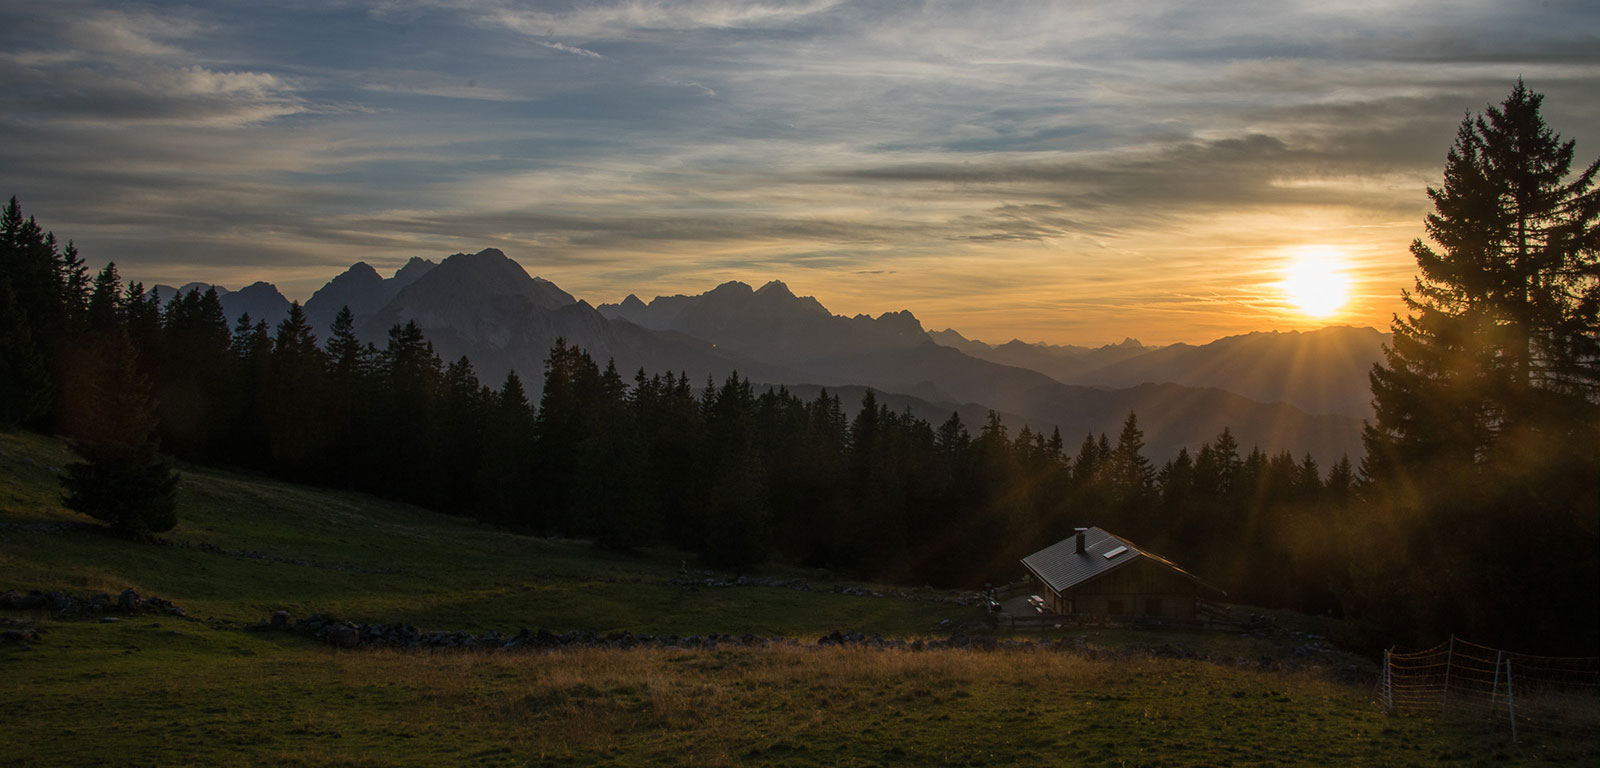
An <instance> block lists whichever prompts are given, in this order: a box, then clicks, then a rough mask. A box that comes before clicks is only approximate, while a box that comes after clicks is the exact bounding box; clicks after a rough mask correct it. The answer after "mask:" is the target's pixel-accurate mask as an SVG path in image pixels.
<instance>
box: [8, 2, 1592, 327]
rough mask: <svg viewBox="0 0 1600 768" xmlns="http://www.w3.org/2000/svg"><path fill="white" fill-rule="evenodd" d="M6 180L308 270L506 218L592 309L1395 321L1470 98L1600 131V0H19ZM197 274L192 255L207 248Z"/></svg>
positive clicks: (147, 275)
mask: <svg viewBox="0 0 1600 768" xmlns="http://www.w3.org/2000/svg"><path fill="white" fill-rule="evenodd" d="M13 6H14V7H11V8H8V11H7V13H8V21H11V22H12V23H10V24H8V25H5V26H4V27H0V81H3V82H5V83H6V84H7V85H6V87H5V88H4V89H0V178H5V179H10V180H14V181H12V182H10V183H12V184H14V185H15V186H14V188H12V189H9V190H0V194H17V195H19V196H20V197H21V199H22V201H23V204H24V205H25V206H27V207H28V208H29V210H30V211H31V212H34V213H36V214H37V215H39V216H40V218H41V220H43V221H45V222H46V223H47V224H48V225H49V226H51V227H52V228H54V229H56V230H57V231H58V232H59V233H61V234H63V235H65V236H68V237H73V238H75V239H77V240H78V241H79V243H80V245H82V246H84V249H85V252H86V253H87V254H89V256H90V258H112V257H114V258H116V259H117V261H118V264H119V266H121V267H122V268H123V270H124V272H125V273H127V274H129V275H132V276H136V277H140V278H144V279H147V281H148V280H153V279H156V278H159V279H162V280H166V281H168V282H171V281H173V280H178V281H182V280H185V279H188V278H195V279H204V280H210V281H215V282H222V283H224V284H235V283H241V282H243V281H244V280H245V278H250V279H263V278H264V279H274V280H276V281H277V282H279V283H280V285H282V286H283V287H284V288H285V290H286V291H287V292H288V293H290V294H291V295H294V296H297V297H301V298H303V297H305V296H307V295H309V294H310V292H311V291H312V290H314V289H315V288H316V287H317V286H319V285H320V284H321V282H322V281H324V280H326V279H327V277H329V276H331V275H332V274H333V273H334V272H335V271H337V270H338V269H339V268H341V267H342V266H344V265H347V264H349V263H351V262H353V261H356V260H366V261H369V262H372V263H375V264H380V265H383V264H390V263H393V264H398V263H399V262H401V261H403V260H404V259H405V258H407V257H409V256H413V255H433V256H438V255H441V254H443V253H449V252H454V251H460V250H469V249H470V250H475V249H477V248H481V247H485V246H488V245H495V246H498V247H501V248H503V249H504V250H506V251H507V252H508V253H510V254H511V255H513V256H514V257H517V258H519V259H521V260H523V262H524V263H525V264H526V265H527V266H528V267H529V268H530V270H531V271H534V272H535V273H538V274H542V275H543V276H545V277H547V278H550V279H553V280H555V281H557V282H558V283H560V284H561V285H562V286H563V287H565V288H567V289H568V290H571V291H573V292H575V293H577V294H579V295H582V296H585V297H586V298H590V299H591V301H605V300H614V299H616V298H620V297H621V296H623V295H625V294H626V293H628V292H638V293H640V294H641V295H650V294H653V293H657V292H659V293H675V292H699V291H701V290H704V289H705V288H706V287H708V286H709V285H710V284H713V283H714V282H718V281H721V280H725V279H744V280H746V281H747V282H760V281H762V280H764V279H767V278H785V279H790V280H791V281H792V283H793V284H794V285H795V286H796V289H797V290H803V291H804V292H806V293H811V294H815V295H816V296H817V297H818V298H819V299H820V300H821V301H823V302H824V303H825V304H827V305H828V306H829V307H831V308H833V309H835V310H836V311H842V312H848V313H855V312H869V313H874V314H876V313H878V312H881V311H884V310H887V309H912V310H913V311H914V312H916V313H917V315H918V316H919V317H921V318H923V319H924V320H925V321H926V322H927V323H928V324H930V325H936V326H938V327H945V326H954V327H957V328H959V329H961V330H963V331H964V332H966V333H968V335H973V336H978V337H981V338H996V339H1001V340H1003V339H1006V338H1010V337H1012V336H1020V337H1023V338H1027V339H1030V340H1049V341H1057V342H1072V341H1103V340H1117V339H1120V338H1121V337H1122V336H1124V335H1135V336H1139V337H1140V338H1141V339H1143V340H1145V341H1147V342H1161V341H1174V340H1180V339H1190V340H1200V339H1202V338H1204V337H1205V336H1207V335H1217V334H1219V333H1231V332H1239V331H1242V330H1251V329H1254V328H1263V327H1293V325H1294V323H1296V322H1299V320H1297V318H1295V317H1293V316H1292V314H1289V313H1287V312H1286V311H1285V310H1283V308H1282V307H1280V306H1278V304H1281V302H1279V301H1278V300H1277V299H1275V298H1274V297H1273V296H1271V295H1269V293H1270V286H1271V284H1272V283H1273V281H1274V280H1275V279H1276V278H1275V277H1273V272H1272V270H1273V269H1275V268H1276V265H1278V264H1279V263H1281V261H1282V259H1283V254H1284V253H1285V252H1286V249H1289V248H1292V247H1293V246H1294V245H1295V244H1297V243H1306V242H1317V243H1326V244H1334V245H1337V246H1338V247H1340V248H1343V249H1344V250H1345V252H1346V253H1347V254H1348V258H1349V259H1350V260H1351V263H1352V265H1353V266H1352V270H1354V271H1355V272H1356V273H1357V278H1358V283H1359V284H1358V286H1357V291H1356V294H1357V298H1356V301H1355V302H1354V303H1353V304H1352V306H1351V308H1350V310H1349V313H1348V316H1347V317H1344V318H1341V319H1342V320H1344V321H1347V322H1360V323H1369V324H1377V325H1382V324H1383V323H1385V322H1386V321H1387V318H1388V316H1389V313H1390V312H1392V311H1394V309H1395V308H1396V297H1397V295H1398V291H1399V289H1400V288H1401V287H1404V286H1405V285H1407V284H1408V282H1409V274H1410V272H1411V271H1412V269H1413V265H1411V263H1410V260H1409V256H1408V254H1407V253H1406V244H1407V243H1408V242H1409V241H1410V240H1411V239H1412V238H1414V237H1417V236H1419V235H1420V234H1421V226H1420V222H1421V216H1422V214H1423V213H1424V212H1425V210H1426V207H1427V200H1426V196H1425V195H1424V193H1423V189H1424V187H1425V186H1427V185H1428V184H1437V183H1438V179H1437V177H1438V174H1439V168H1440V166H1441V164H1442V161H1443V156H1444V152H1445V150H1446V148H1447V147H1448V144H1449V142H1450V139H1451V136H1452V134H1453V130H1454V127H1455V125H1456V123H1457V122H1458V121H1459V120H1460V118H1461V116H1462V115H1463V114H1464V113H1466V112H1469V111H1476V110H1481V109H1482V108H1483V107H1484V106H1485V105H1486V104H1488V103H1491V102H1494V101H1497V100H1499V99H1500V98H1502V97H1503V96H1504V94H1505V92H1506V91H1507V89H1508V88H1509V87H1510V83H1511V82H1512V80H1514V79H1515V78H1516V77H1517V76H1523V77H1525V78H1527V79H1528V81H1529V83H1530V84H1531V85H1532V86H1533V87H1535V88H1537V89H1540V90H1542V91H1544V92H1546V93H1547V94H1548V97H1549V98H1548V100H1547V102H1546V118H1547V120H1548V122H1549V123H1550V124H1551V125H1552V126H1554V127H1555V128H1556V130H1558V131H1560V132H1561V133H1563V134H1564V135H1565V136H1567V137H1569V138H1575V139H1577V140H1578V142H1579V153H1580V155H1587V156H1592V155H1593V154H1594V153H1596V152H1597V150H1600V135H1596V134H1594V132H1593V130H1594V129H1593V126H1595V125H1600V48H1597V47H1596V46H1594V45H1593V44H1592V43H1593V30H1594V29H1596V28H1597V26H1600V11H1596V9H1594V8H1593V7H1592V4H1587V3H1581V2H1568V1H1566V0H1552V1H1551V2H1549V3H1542V4H1539V5H1537V6H1526V7H1523V6H1512V5H1507V4H1505V3H1498V2H1491V1H1489V0H1483V1H1481V2H1450V3H1445V4H1430V5H1416V4H1410V3H1400V2H1395V3H1386V2H1376V3H1374V2H1351V3H1340V2H1333V3H1329V2H1312V1H1311V0H1305V2H1293V3H1283V4H1276V5H1274V6H1271V7H1268V8H1264V7H1262V6H1260V5H1259V4H1256V3H1252V2H1244V1H1243V0H1239V1H1237V2H1236V1H1234V0H1222V1H1221V2H1216V3H1206V4H1203V5H1195V4H1189V3H1177V2H1156V3H1139V4H1122V5H1110V4H1086V3H1036V2H1021V1H1020V0H1019V1H1018V2H1007V1H1004V0H1002V1H999V2H988V1H986V2H976V1H974V0H968V1H964V2H963V1H957V0H950V1H943V0H941V1H938V2H930V3H922V4H915V5H905V4H894V3H878V2H873V1H871V0H812V1H809V2H777V1H776V0H773V1H771V2H736V1H734V0H692V1H682V2H679V1H667V2H656V1H651V2H645V1H643V0H627V1H616V2H597V3H555V2H551V3H522V2H511V1H510V0H382V1H377V0H375V1H374V2H348V3H298V4H289V5H283V6H276V7H274V8H272V9H271V10H270V11H269V10H267V9H265V8H257V7H255V6H249V5H227V6H200V7H196V6H191V5H187V4H178V3H166V2H160V1H159V0H157V1H153V2H148V3H138V4H133V3H111V2H96V1H92V0H85V1H83V2H77V1H75V0H62V1H61V2H52V3H32V4H25V5H23V4H13ZM185 272H186V274H179V273H185Z"/></svg>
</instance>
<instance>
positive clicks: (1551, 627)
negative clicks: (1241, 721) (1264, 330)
mask: <svg viewBox="0 0 1600 768" xmlns="http://www.w3.org/2000/svg"><path fill="white" fill-rule="evenodd" d="M1542 101H1543V97H1542V96H1541V95H1539V94H1537V93H1534V92H1532V91H1529V90H1528V89H1527V88H1526V87H1525V86H1524V85H1523V83H1522V82H1521V81H1518V83H1517V84H1516V87H1515V88H1514V89H1513V90H1512V92H1511V95H1510V96H1509V97H1507V99H1506V100H1505V101H1504V102H1502V103H1501V104H1500V106H1498V107H1490V108H1489V109H1488V110H1487V112H1486V113H1485V114H1484V115H1482V116H1479V117H1477V118H1471V117H1469V118H1467V119H1465V120H1463V121H1462V123H1461V126H1460V128H1459V130H1458V131H1457V133H1456V139H1455V143H1454V145H1453V146H1452V147H1451V149H1450V152H1449V154H1448V155H1447V157H1446V161H1445V171H1444V185H1443V186H1442V187H1440V188H1438V189H1433V188H1430V189H1429V190H1428V196H1429V197H1430V198H1431V199H1432V201H1433V203H1434V212H1433V213H1431V214H1429V215H1428V216H1427V219H1426V230H1427V234H1428V237H1429V238H1430V239H1431V240H1432V242H1433V245H1429V244H1427V243H1424V242H1423V241H1422V240H1420V239H1419V240H1417V241H1416V242H1414V243H1413V244H1412V246H1411V253H1412V255H1413V256H1414V257H1415V258H1416V261H1417V266H1418V270H1419V273H1420V274H1419V275H1418V277H1417V280H1416V286H1415V289H1414V290H1413V291H1407V292H1405V293H1404V294H1403V298H1404V301H1405V305H1406V309H1407V312H1408V314H1407V316H1406V317H1405V318H1404V319H1401V318H1398V317H1397V318H1396V319H1395V321H1394V323H1393V333H1394V336H1393V343H1392V345H1391V346H1389V347H1388V348H1386V350H1385V357H1384V362H1383V363H1382V364H1380V365H1378V366H1376V367H1375V368H1374V370H1373V372H1372V388H1373V404H1374V407H1375V409H1376V414H1375V415H1376V418H1375V420H1374V422H1373V423H1371V424H1370V425H1369V426H1368V428H1367V429H1366V431H1365V433H1364V435H1363V439H1364V442H1365V444H1366V448H1367V457H1366V459H1365V460H1364V461H1363V463H1362V470H1363V474H1364V475H1365V479H1366V481H1367V484H1368V491H1369V495H1370V496H1371V497H1372V499H1373V500H1374V501H1375V502H1376V503H1377V504H1378V510H1380V511H1381V513H1380V514H1377V515H1375V516H1373V517H1372V518H1371V521H1370V524H1371V526H1372V530H1369V531H1365V532H1363V533H1362V534H1361V535H1360V536H1359V537H1358V538H1359V539H1360V540H1363V541H1369V542H1400V543H1390V544H1387V546H1392V547H1398V548H1400V554H1399V555H1398V556H1396V553H1395V552H1393V551H1384V550H1380V551H1374V552H1366V553H1364V554H1365V557H1366V558H1368V560H1369V563H1370V564H1369V565H1367V566H1365V567H1366V568H1367V572H1366V573H1365V574H1364V575H1363V578H1362V579H1360V580H1358V582H1359V583H1358V584H1357V585H1356V587H1357V589H1358V591H1359V590H1362V589H1365V593H1364V594H1362V595H1359V596H1357V601H1358V602H1363V603H1364V607H1365V609H1366V610H1367V613H1368V615H1369V616H1373V617H1374V621H1375V622H1379V623H1382V622H1390V623H1391V624H1399V623H1407V624H1410V628H1411V629H1413V630H1415V631H1417V633H1418V634H1422V635H1426V636H1428V637H1439V636H1443V634H1445V633H1448V632H1451V631H1464V630H1474V631H1476V632H1478V633H1479V634H1478V636H1480V637H1489V638H1491V639H1501V640H1506V641H1510V640H1513V639H1515V637H1513V636H1525V637H1533V636H1536V635H1540V634H1542V635H1543V636H1546V637H1549V636H1555V635H1560V636H1565V637H1568V638H1580V637H1581V638H1583V639H1585V640H1586V641H1587V642H1588V645H1587V646H1586V647H1588V648H1590V649H1592V648H1593V646H1594V642H1595V640H1596V636H1597V625H1600V621H1597V618H1600V611H1597V610H1595V609H1594V608H1593V607H1592V605H1593V601H1592V600H1589V599H1587V597H1585V596H1583V595H1580V594H1574V593H1573V592H1572V590H1573V589H1575V587H1573V586H1572V585H1577V584H1586V585H1588V588H1590V589H1591V591H1592V586H1593V584H1594V582H1595V580H1596V578H1597V570H1600V569H1597V565H1596V563H1597V555H1596V550H1597V549H1600V546H1597V541H1596V536H1595V522H1596V509H1597V508H1600V489H1597V485H1600V453H1597V452H1596V450H1595V446H1596V445H1600V228H1597V225H1596V222H1597V220H1600V191H1597V190H1596V189H1595V187H1594V182H1595V177H1596V174H1597V172H1600V160H1597V161H1596V162H1595V163H1593V164H1590V165H1589V166H1588V168H1586V169H1585V170H1583V171H1581V172H1579V173H1576V174H1573V173H1572V172H1571V167H1572V166H1571V164H1572V159H1573V156H1574V146H1575V145H1574V142H1572V141H1566V142H1563V141H1561V140H1560V137H1559V136H1557V135H1556V134H1555V133H1554V132H1553V131H1552V130H1550V129H1549V128H1547V127H1546V126H1545V124H1544V121H1543V118H1542V117H1541V116H1540V114H1539V110H1540V106H1541V103H1542ZM1374 546H1383V545H1374ZM1396 559H1399V560H1401V561H1406V560H1410V561H1412V562H1411V565H1410V567H1413V568H1417V569H1419V570H1427V571H1430V572H1433V573H1435V574H1441V575H1443V574H1447V575H1448V577H1449V583H1447V584H1444V583H1439V582H1438V581H1431V582H1416V581H1411V582H1408V581H1406V580H1405V579H1404V578H1403V577H1402V576H1400V575H1397V574H1395V573H1393V572H1392V571H1393V570H1394V569H1393V568H1392V567H1390V568H1385V567H1383V566H1382V563H1385V562H1393V561H1394V560H1396ZM1513 585H1520V586H1518V587H1516V588H1513ZM1562 595H1567V596H1569V597H1572V598H1576V601H1575V602H1571V601H1568V600H1563V599H1561V596H1562ZM1396 596H1397V597H1396ZM1569 602H1570V605H1569ZM1579 603H1582V604H1585V605H1589V606H1591V607H1590V608H1588V609H1587V610H1582V611H1577V612H1576V613H1574V612H1573V611H1571V610H1570V607H1572V606H1576V605H1578V604H1579ZM1539 605H1563V606H1568V609H1563V610H1559V611H1556V610H1543V611H1541V610H1539V609H1537V608H1536V607H1535V606H1539ZM1391 628H1392V627H1391ZM1575 647H1576V646H1575Z"/></svg>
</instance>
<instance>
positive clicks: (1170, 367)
mask: <svg viewBox="0 0 1600 768" xmlns="http://www.w3.org/2000/svg"><path fill="white" fill-rule="evenodd" d="M929 336H930V337H932V338H934V339H935V340H937V341H939V342H940V343H942V344H946V345H947V346H951V347H953V348H957V349H961V350H962V351H965V352H967V353H968V354H971V355H973V356H975V357H981V358H984V359H986V360H991V361H994V362H999V363H1005V364H1008V365H1015V366H1018V367H1022V368H1029V369H1031V370H1035V371H1039V372H1041V373H1044V374H1047V375H1049V376H1050V377H1052V378H1054V379H1056V380H1057V381H1061V382H1063V383H1068V384H1083V385H1088V386H1099V387H1129V386H1134V385H1137V384H1146V383H1173V384H1183V385H1186V386H1195V387H1217V388H1220V389H1226V390H1227V391H1229V392H1234V393H1237V394H1240V395H1244V396H1245V397H1248V398H1250V399H1252V400H1259V401H1262V402H1269V403H1270V402H1285V403H1289V404H1291V405H1294V406H1297V407H1299V408H1301V409H1303V410H1305V411H1307V412H1308V413H1333V414H1340V415H1344V416H1351V417H1355V418H1366V417H1367V416H1369V415H1370V413H1371V404H1370V401H1371V392H1370V390H1369V387H1368V382H1367V374H1368V372H1370V371H1371V370H1372V365H1373V363H1376V362H1378V361H1379V360H1380V359H1382V356H1383V349H1382V347H1383V344H1384V343H1385V342H1387V341H1388V339H1389V337H1388V335H1387V334H1384V333H1382V332H1380V331H1377V330H1375V329H1372V328H1352V327H1348V326H1344V327H1329V328H1324V329H1322V330H1318V331H1306V332H1301V331H1289V332H1286V333H1283V332H1277V331H1273V332H1266V333H1250V334H1245V335H1242V336H1229V337H1226V338H1222V339H1218V340H1216V341H1213V342H1211V343H1209V344H1203V345H1199V346H1195V345H1190V344H1174V345H1172V346H1168V347H1141V346H1139V345H1138V342H1136V341H1133V340H1131V339H1130V340H1128V341H1124V342H1123V343H1122V344H1120V345H1116V346H1107V347H1101V348H1100V349H1098V350H1086V349H1085V348H1082V347H1054V346H1049V345H1043V344H1024V343H1023V342H1020V341H1012V342H1010V343H1008V344H1003V345H1000V346H998V347H996V346H991V345H988V344H984V343H983V342H980V341H972V340H968V339H966V338H964V337H962V336H961V335H960V334H958V333H955V332H954V331H943V332H940V333H937V334H929Z"/></svg>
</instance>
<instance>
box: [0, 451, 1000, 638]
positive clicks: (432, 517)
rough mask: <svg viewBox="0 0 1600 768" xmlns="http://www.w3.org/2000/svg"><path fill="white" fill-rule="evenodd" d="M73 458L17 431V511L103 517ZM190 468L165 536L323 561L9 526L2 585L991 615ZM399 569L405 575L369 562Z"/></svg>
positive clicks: (617, 607) (570, 607) (617, 614)
mask: <svg viewBox="0 0 1600 768" xmlns="http://www.w3.org/2000/svg"><path fill="white" fill-rule="evenodd" d="M70 461H72V457H71V455H70V453H69V452H67V451H66V450H65V449H64V448H63V447H62V446H61V445H60V444H59V443H58V442H56V441H54V440H49V439H46V438H42V437H39V436H35V435H29V434H25V433H18V434H0V523H4V522H12V523H16V522H62V521H86V520H88V518H85V517H83V516H81V515H77V514H75V513H72V512H70V511H68V510H64V509H61V507H60V505H59V501H58V496H59V490H58V488H57V480H56V475H55V473H54V472H53V471H52V467H61V466H63V465H65V464H67V463H68V462H70ZM182 473H183V482H182V485H181V488H180V496H179V503H178V519H179V523H178V527H177V529H175V530H173V531H171V532H169V533H167V534H164V536H165V537H166V538H168V539H170V540H173V541H182V542H190V543H193V544H201V543H205V544H210V545H213V546H216V547H220V548H222V549H227V550H234V551H250V552H266V553H271V554H274V555H278V556H282V557H287V558H292V559H297V560H304V561H307V562H309V563H314V564H316V565H295V564H288V563H282V562H272V561H267V560H258V559H250V558H244V557H235V556H230V555H224V554H218V553H214V552H207V551H205V550H202V549H193V548H190V549H186V548H181V547H160V546H151V545H135V544H130V543H128V542H125V541H119V540H116V539H113V538H110V537H107V536H104V535H101V534H99V533H98V532H96V531H93V530H71V531H68V532H66V533H45V532H35V531H28V530H0V589H7V588H10V589H18V590H27V589H41V590H49V589H68V590H78V591H107V592H111V593H113V594H115V593H116V592H118V591H120V590H122V589H123V588H125V587H130V586H131V587H134V588H136V589H138V590H139V591H140V592H141V593H143V594H155V595H160V596H162V597H166V598H168V599H170V600H173V601H174V602H177V603H178V604H179V605H182V606H184V607H185V608H186V609H187V610H188V611H189V614H190V615H191V616H196V617H207V616H212V617H216V618H219V619H226V620H230V621H235V622H252V621H260V620H262V619H265V618H266V617H267V616H268V615H269V614H271V612H272V611H274V610H278V609H285V610H288V611H290V612H291V613H292V614H294V615H297V616H303V615H306V614H308V613H312V612H321V613H329V614H333V615H336V616H339V617H341V618H347V619H352V620H355V621H364V622H386V623H391V622H407V623H410V624H413V625H415V626H417V627H418V628H421V629H424V630H427V629H460V630H467V631H474V632H479V631H484V630H489V629H496V630H499V631H502V632H504V631H507V630H510V631H513V632H514V631H516V630H517V629H519V628H522V627H528V628H530V629H532V628H539V627H544V628H548V629H552V630H557V631H560V630H565V629H589V630H594V631H599V632H620V631H632V632H646V631H647V632H652V633H656V634H703V633H707V632H726V633H731V634H744V633H755V634H763V635H794V634H801V633H805V634H820V633H821V632H825V631H828V630H829V629H836V628H846V629H858V630H860V631H864V632H878V633H883V634H886V635H888V634H893V635H902V636H903V635H922V634H930V633H932V632H934V631H935V630H936V629H937V628H938V627H939V622H940V621H943V620H947V619H948V620H960V619H970V618H972V617H973V616H974V615H975V614H974V612H973V610H972V609H968V608H963V607H961V606H956V605H951V604H948V603H936V602H915V601H905V600H898V599H873V598H860V597H847V596H838V595H834V594H831V593H826V594H824V593H821V592H814V593H806V592H800V591H796V590H791V589H785V588H776V587H739V588H720V589H699V590H687V589H684V588H682V587H679V586H674V585H672V584H669V583H668V582H669V580H671V579H672V578H673V577H674V576H676V575H678V572H679V570H680V569H681V568H682V567H683V566H684V565H685V563H686V562H687V564H688V565H689V567H690V568H691V571H692V572H693V573H696V574H698V573H699V572H700V569H699V568H698V567H697V566H696V564H695V563H694V562H693V559H692V557H686V556H684V555H682V554H680V553H677V552H672V551H665V550H653V551H646V552H642V553H638V554H633V555H625V554H616V553H609V552H604V551H601V550H598V549H596V548H595V547H594V546H592V545H590V544H589V543H587V542H582V541H571V540H554V539H543V538H537V537H530V536H516V535H511V534H507V533H505V532H503V531H499V530H496V529H494V528H492V527H489V526H485V525H481V524H478V523H475V522H473V521H470V520H467V519H464V518H459V517H451V516H447V515H440V514H435V513H431V512H427V511H424V510H421V509H418V508H416V507H412V506H409V505H404V504H397V503H392V502H387V501H384V500H381V499H377V498H375V497H372V496H368V495H364V494H357V493H341V492H337V491H329V490H324V489H314V488H307V487H304V486H296V485H291V484H287V483H280V482H276V481H272V480H268V479H265V478H259V477H250V476H244V475H238V474H231V473H226V472H220V471H217V470H212V469H208V468H203V467H193V466H185V467H182ZM316 566H343V567H345V568H346V570H341V569H339V568H338V567H316ZM384 570H398V571H399V572H398V573H376V572H370V571H384ZM362 571H369V572H362ZM765 575H769V576H778V577H784V578H791V577H801V578H806V579H807V580H808V581H813V582H816V583H817V584H818V586H820V587H822V588H823V589H827V588H828V587H830V586H831V584H832V581H831V580H828V579H827V577H826V575H825V574H819V573H817V572H806V571H800V570H785V569H777V568H775V569H770V570H769V572H767V573H766V574H765Z"/></svg>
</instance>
